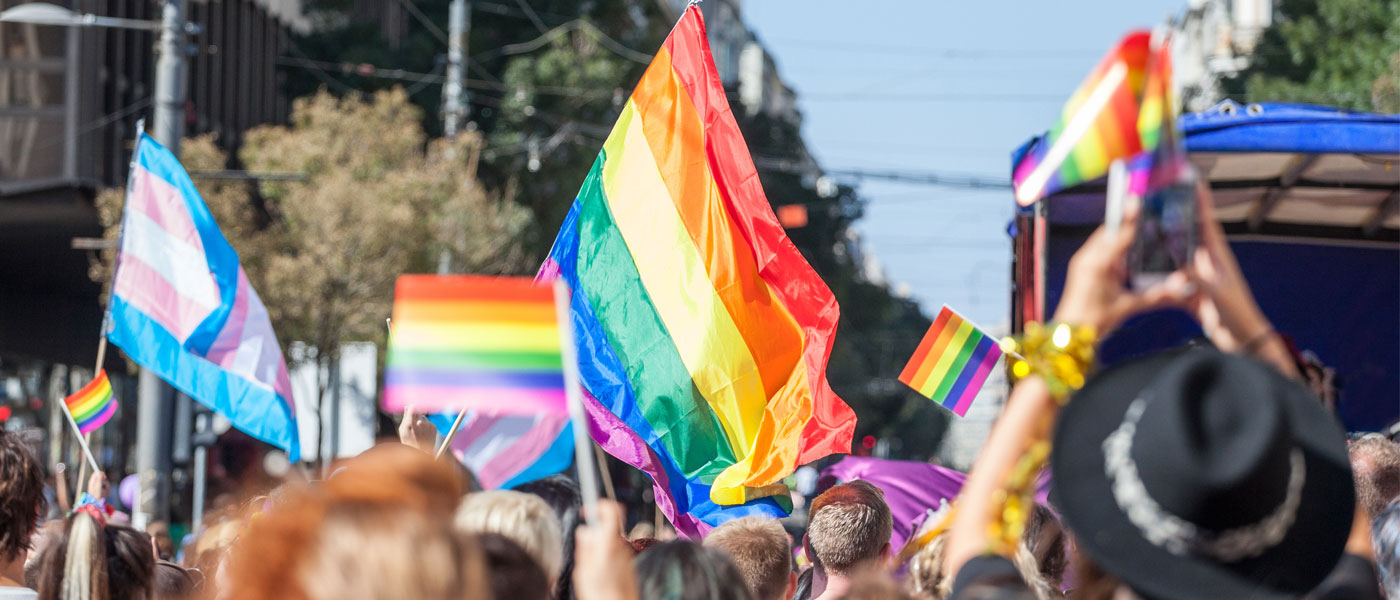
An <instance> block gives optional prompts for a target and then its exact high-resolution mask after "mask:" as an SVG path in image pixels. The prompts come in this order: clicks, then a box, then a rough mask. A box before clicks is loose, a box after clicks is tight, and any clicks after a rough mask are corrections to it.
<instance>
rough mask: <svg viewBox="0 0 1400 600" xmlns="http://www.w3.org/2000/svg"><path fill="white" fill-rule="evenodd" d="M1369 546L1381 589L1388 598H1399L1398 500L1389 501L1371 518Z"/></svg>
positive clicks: (1399, 522) (1399, 505)
mask: <svg viewBox="0 0 1400 600" xmlns="http://www.w3.org/2000/svg"><path fill="white" fill-rule="evenodd" d="M1371 546H1372V548H1373V549H1374V550H1375V553H1376V571H1377V573H1376V574H1377V575H1379V576H1380V579H1381V589H1382V590H1385V593H1386V594H1387V595H1388V597H1390V598H1400V500H1396V501H1395V502H1391V503H1390V505H1389V506H1387V507H1385V508H1384V509H1382V510H1381V511H1380V512H1379V513H1377V514H1376V517H1375V518H1374V519H1372V520H1371Z"/></svg>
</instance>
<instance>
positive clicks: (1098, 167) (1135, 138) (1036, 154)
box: [1011, 30, 1151, 206]
mask: <svg viewBox="0 0 1400 600" xmlns="http://www.w3.org/2000/svg"><path fill="white" fill-rule="evenodd" d="M1150 41H1151V33H1150V32H1148V31H1146V30H1137V31H1133V32H1131V33H1129V34H1128V35H1127V36H1125V37H1124V38H1123V39H1122V41H1120V42H1119V43H1118V45H1117V46H1115V47H1114V48H1113V50H1111V51H1110V52H1109V53H1108V55H1107V56H1105V57H1104V58H1103V60H1102V61H1101V62H1100V63H1099V64H1098V66H1097V67H1095V68H1094V70H1093V71H1092V72H1090V73H1089V76H1088V77H1087V78H1085V80H1084V81H1083V83H1080V84H1079V88H1078V89H1076V90H1075V91H1074V94H1073V95H1071V96H1070V98H1069V101H1068V102H1066V103H1065V106H1064V108H1063V109H1062V110H1061V113H1060V120H1059V122H1058V123H1056V125H1055V127H1054V128H1053V129H1051V130H1050V132H1049V133H1048V134H1046V135H1045V137H1044V138H1042V139H1040V140H1039V141H1038V142H1037V143H1036V144H1035V145H1033V146H1032V147H1031V148H1030V149H1029V150H1028V151H1027V153H1026V155H1025V157H1023V158H1022V159H1021V162H1020V163H1019V164H1017V165H1016V168H1015V170H1014V171H1013V173H1012V177H1011V179H1012V186H1013V187H1014V188H1015V196H1016V202H1017V203H1018V204H1020V205H1021V206H1030V205H1031V204H1034V203H1035V201H1036V200H1039V199H1041V198H1044V197H1045V196H1048V195H1050V194H1053V193H1055V192H1057V191H1059V190H1062V189H1066V188H1069V187H1073V186H1075V185H1077V184H1080V183H1083V182H1086V181H1093V180H1095V179H1098V178H1100V177H1103V176H1104V175H1107V174H1108V164H1109V163H1110V162H1113V161H1114V160H1116V159H1120V158H1128V157H1131V156H1133V155H1134V154H1137V153H1138V152H1140V151H1141V150H1142V149H1143V145H1142V144H1143V140H1142V136H1141V135H1140V134H1139V132H1138V120H1139V100H1140V96H1141V94H1142V92H1143V88H1144V83H1145V80H1146V79H1147V78H1146V71H1147V65H1148V56H1149V47H1150Z"/></svg>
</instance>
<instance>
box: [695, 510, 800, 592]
mask: <svg viewBox="0 0 1400 600" xmlns="http://www.w3.org/2000/svg"><path fill="white" fill-rule="evenodd" d="M705 546H706V547H710V548H718V549H720V550H723V551H724V552H725V553H726V554H728V555H729V558H731V559H733V560H734V565H735V566H737V567H739V573H740V574H742V575H743V576H744V581H745V582H747V583H748V585H749V589H751V590H753V593H754V596H757V597H758V598H759V599H760V600H773V599H775V598H781V597H782V595H783V592H786V591H787V585H788V579H790V576H791V575H792V540H791V539H789V538H788V534H787V531H786V530H784V529H783V526H782V525H780V524H779V523H778V520H777V519H772V518H768V517H757V516H754V517H743V518H740V519H734V520H732V521H727V522H725V523H724V524H722V525H720V526H719V527H716V528H715V529H714V530H713V531H711V532H710V535H709V536H707V537H705Z"/></svg>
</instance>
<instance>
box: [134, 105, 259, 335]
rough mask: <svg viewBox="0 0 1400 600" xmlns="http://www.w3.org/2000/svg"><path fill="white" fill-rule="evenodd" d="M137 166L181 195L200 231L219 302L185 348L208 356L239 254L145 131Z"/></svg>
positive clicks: (224, 316)
mask: <svg viewBox="0 0 1400 600" xmlns="http://www.w3.org/2000/svg"><path fill="white" fill-rule="evenodd" d="M136 164H138V165H140V166H141V167H142V168H144V169H146V170H147V171H149V172H151V174H153V175H155V176H157V177H159V178H161V179H163V180H165V181H166V182H167V183H169V184H170V185H172V186H174V187H175V189H176V190H178V191H179V192H180V196H181V197H182V198H183V199H184V201H185V207H186V208H187V209H189V211H190V218H191V219H192V220H193V221H194V226H195V229H196V230H197V231H198V232H199V240H200V242H201V243H202V244H203V245H204V254H205V257H206V260H208V261H209V272H210V273H212V274H213V275H214V280H215V281H216V282H218V285H219V299H220V302H219V306H218V307H217V308H215V309H214V312H212V313H210V314H209V316H208V317H205V318H204V321H202V322H200V324H199V326H198V327H196V328H195V330H194V331H193V332H191V333H190V336H189V338H188V339H186V340H185V347H186V348H189V349H191V350H193V351H195V352H196V353H198V354H200V355H204V354H208V353H209V347H210V346H212V345H214V340H215V339H217V338H218V337H219V332H220V331H222V330H223V328H224V324H225V323H227V322H228V317H229V313H231V312H232V311H233V300H234V295H235V293H236V292H237V291H238V253H237V252H235V251H234V249H233V246H231V245H229V243H228V240H227V239H224V234H223V232H221V231H220V230H219V224H218V223H217V222H215V221H214V215H213V214H211V213H210V212H209V207H208V206H206V205H205V204H204V200H203V199H202V198H201V197H200V195H199V190H197V189H195V187H194V182H193V181H191V180H190V175H189V173H186V172H185V168H184V167H183V166H181V165H180V161H179V159H177V158H175V155H174V154H171V152H170V150H167V149H166V148H165V146H162V145H160V143H159V142H157V141H156V140H155V138H152V137H151V136H149V135H146V134H145V133H144V132H143V133H142V134H141V139H140V140H139V141H138V143H137V145H136Z"/></svg>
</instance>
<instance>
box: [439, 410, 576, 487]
mask: <svg viewBox="0 0 1400 600" xmlns="http://www.w3.org/2000/svg"><path fill="white" fill-rule="evenodd" d="M456 418H457V414H456V413H455V412H451V411H448V412H444V413H440V414H436V415H433V416H430V417H428V420H429V421H431V422H432V423H433V425H435V426H437V429H438V431H439V432H441V433H442V434H443V435H447V432H448V431H449V430H450V429H451V428H452V422H453V421H454V420H456ZM452 454H453V455H455V456H456V457H457V460H459V461H462V464H464V465H466V466H467V468H468V469H471V472H472V474H473V475H475V476H476V481H477V483H479V484H481V487H482V488H483V489H488V490H496V489H510V488H513V487H515V486H517V485H520V484H522V483H529V482H531V481H534V480H536V479H542V478H545V477H548V476H550V475H553V474H555V473H559V472H561V471H563V470H564V469H567V468H569V465H571V464H573V462H574V428H573V426H572V425H570V424H569V417H568V415H560V414H538V415H502V414H486V413H484V412H482V411H473V412H471V413H470V414H468V415H467V418H466V419H465V420H464V421H463V422H462V427H461V429H460V430H458V431H457V437H454V438H452Z"/></svg>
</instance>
